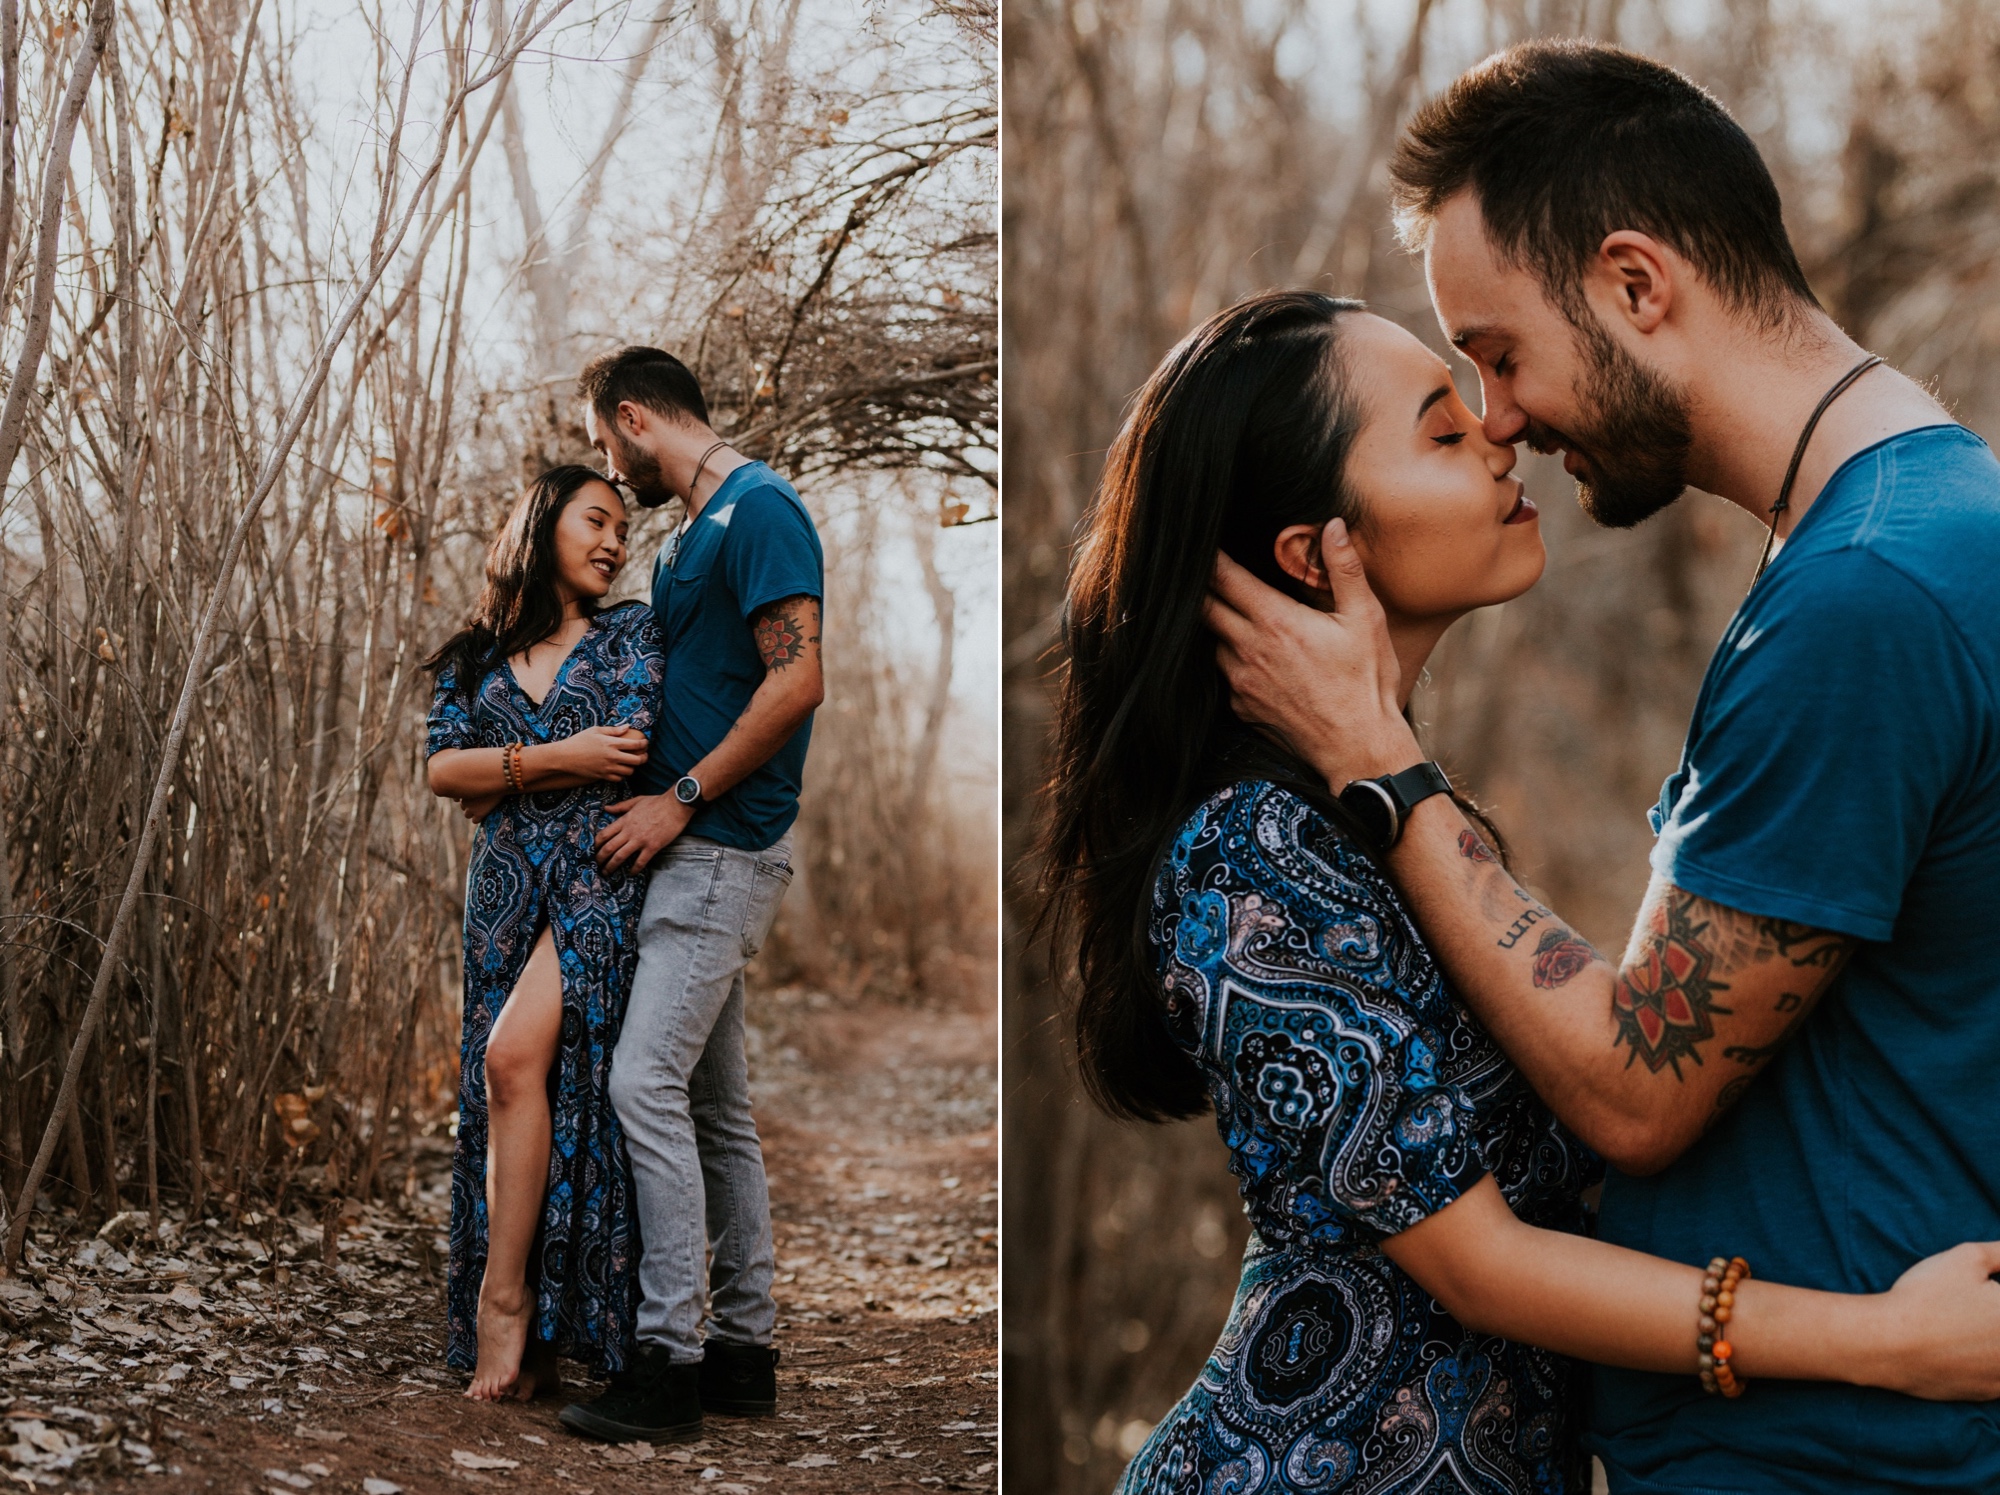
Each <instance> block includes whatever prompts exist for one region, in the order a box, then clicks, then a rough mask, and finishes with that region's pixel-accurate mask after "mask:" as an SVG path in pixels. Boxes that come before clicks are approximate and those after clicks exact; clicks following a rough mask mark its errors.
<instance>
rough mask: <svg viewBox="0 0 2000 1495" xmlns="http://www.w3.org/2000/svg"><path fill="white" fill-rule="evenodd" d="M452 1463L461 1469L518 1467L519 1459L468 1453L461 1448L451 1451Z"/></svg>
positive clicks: (519, 1465)
mask: <svg viewBox="0 0 2000 1495" xmlns="http://www.w3.org/2000/svg"><path fill="white" fill-rule="evenodd" d="M451 1461H452V1463H454V1464H456V1465H458V1467H459V1468H461V1469H519V1468H520V1467H521V1461H520V1460H519V1459H496V1458H494V1457H492V1456H491V1455H490V1454H483V1453H468V1452H466V1450H464V1449H462V1448H454V1449H453V1450H452V1451H451Z"/></svg>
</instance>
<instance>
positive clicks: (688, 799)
mask: <svg viewBox="0 0 2000 1495" xmlns="http://www.w3.org/2000/svg"><path fill="white" fill-rule="evenodd" d="M674 798H675V799H677V800H679V801H680V802H681V803H682V804H684V805H691V804H693V803H694V802H695V801H696V800H698V799H700V798H701V785H699V784H697V783H696V782H695V781H694V780H693V779H691V778H685V777H684V778H682V779H681V781H680V782H679V783H677V784H675V785H674Z"/></svg>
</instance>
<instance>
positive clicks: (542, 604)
mask: <svg viewBox="0 0 2000 1495" xmlns="http://www.w3.org/2000/svg"><path fill="white" fill-rule="evenodd" d="M609 481H610V480H609V479H607V478H606V477H605V476H604V474H603V473H601V472H598V471H597V470H596V469H594V468H590V467H583V466H579V465H577V464H575V463H570V464H567V465H565V466H562V467H551V468H550V469H549V470H548V471H547V472H545V473H543V474H542V475H541V476H540V477H538V478H536V479H535V480H534V481H533V482H532V483H530V484H529V485H528V491H527V492H525V493H523V494H522V495H521V498H520V501H519V502H518V503H516V504H515V505H514V511H513V512H512V513H511V514H509V515H508V516H507V522H506V523H505V524H503V525H501V526H500V533H499V534H497V535H495V536H494V537H493V543H492V544H491V545H489V546H488V547H487V548H486V585H485V586H483V587H481V588H480V589H479V600H478V601H477V602H475V603H473V605H472V616H471V617H470V618H468V619H467V620H466V624H465V627H463V628H461V629H459V631H458V632H457V633H454V634H453V635H452V636H451V637H450V638H448V639H446V640H445V641H444V643H443V645H442V646H441V647H440V648H439V649H438V651H437V652H436V653H435V654H433V655H431V657H430V658H429V659H426V660H425V661H424V668H425V669H427V670H429V671H430V672H431V673H432V674H437V673H438V672H440V671H442V670H443V669H444V668H445V666H447V665H450V666H452V667H453V669H454V671H455V673H456V675H457V679H458V688H459V689H460V690H461V691H462V692H463V693H464V694H466V695H467V696H470V695H471V694H472V693H473V692H474V691H476V690H478V689H479V682H480V681H481V680H483V679H485V678H486V675H487V672H488V671H489V670H492V669H493V668H494V667H495V666H497V665H498V664H499V663H500V661H501V660H503V659H507V658H510V657H512V656H513V655H516V654H519V653H520V652H521V651H522V650H524V649H527V648H530V647H532V646H533V645H535V644H539V643H540V642H541V641H542V640H543V639H545V638H547V637H549V635H550V634H552V633H554V632H555V631H556V630H557V629H558V628H560V627H562V620H563V604H562V598H561V596H559V595H558V594H557V592H556V545H555V536H556V521H557V520H559V519H561V518H562V512H563V510H564V509H565V508H567V507H568V506H569V501H570V500H571V499H572V498H574V497H576V495H577V494H578V493H579V492H580V491H581V490H582V489H583V486H584V485H585V484H586V483H607V484H608V483H609ZM596 610H597V604H596V600H595V599H594V598H589V597H586V598H584V599H583V611H584V614H585V616H589V615H590V614H591V613H594V612H595V611H596Z"/></svg>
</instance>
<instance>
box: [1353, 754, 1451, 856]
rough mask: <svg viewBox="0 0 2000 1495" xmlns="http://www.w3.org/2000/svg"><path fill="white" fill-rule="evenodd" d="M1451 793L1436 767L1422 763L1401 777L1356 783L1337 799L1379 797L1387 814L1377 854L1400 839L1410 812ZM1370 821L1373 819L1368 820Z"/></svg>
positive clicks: (1398, 775) (1394, 776) (1448, 780)
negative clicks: (1359, 796) (1437, 795)
mask: <svg viewBox="0 0 2000 1495" xmlns="http://www.w3.org/2000/svg"><path fill="white" fill-rule="evenodd" d="M1449 793H1451V780H1450V779H1449V778H1447V777H1446V776H1445V771H1444V770H1443V769H1442V768H1439V767H1438V766H1437V764H1436V763H1434V762H1432V761H1430V760H1429V759H1426V760H1425V761H1423V762H1422V763H1419V764H1417V765H1415V766H1414V767H1411V768H1406V769H1404V770H1403V771H1402V772H1401V773H1389V774H1384V775H1382V777H1380V778H1379V779H1356V780H1355V781H1354V782H1353V783H1351V784H1349V785H1348V786H1347V787H1346V788H1345V789H1343V790H1341V792H1340V797H1341V799H1343V800H1346V799H1347V797H1348V796H1349V795H1352V794H1369V795H1375V796H1379V797H1380V799H1381V800H1382V801H1383V807H1384V809H1385V810H1386V811H1387V815H1386V819H1387V821H1388V824H1387V826H1386V830H1387V834H1386V835H1385V836H1384V837H1383V838H1382V843H1381V845H1380V846H1378V847H1377V848H1376V850H1377V851H1388V850H1389V849H1390V848H1391V847H1393V846H1394V845H1395V844H1396V843H1397V842H1398V841H1400V840H1402V839H1403V827H1404V825H1405V824H1406V823H1408V821H1409V818H1410V811H1412V810H1414V809H1415V808H1416V807H1417V806H1418V805H1420V804H1422V803H1423V802H1424V801H1425V800H1427V799H1429V798H1430V797H1431V796H1432V795H1433V794H1449ZM1370 819H1371V820H1373V819H1374V817H1372V816H1371V817H1370Z"/></svg>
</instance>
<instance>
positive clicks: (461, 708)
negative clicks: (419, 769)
mask: <svg viewBox="0 0 2000 1495" xmlns="http://www.w3.org/2000/svg"><path fill="white" fill-rule="evenodd" d="M425 728H426V731H425V736H424V756H425V757H426V758H428V757H430V756H431V754H433V753H441V752H443V751H444V750H445V749H446V748H469V747H478V746H479V734H478V732H477V730H476V729H475V728H474V726H473V722H472V706H471V703H470V702H468V701H467V700H466V699H465V695H464V693H463V692H461V691H460V690H459V688H458V666H457V665H455V664H447V665H446V666H445V667H444V668H443V669H441V670H439V671H438V673H437V684H436V686H435V688H434V689H433V690H432V691H431V714H430V717H429V719H428V720H427V721H426V723H425Z"/></svg>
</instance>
